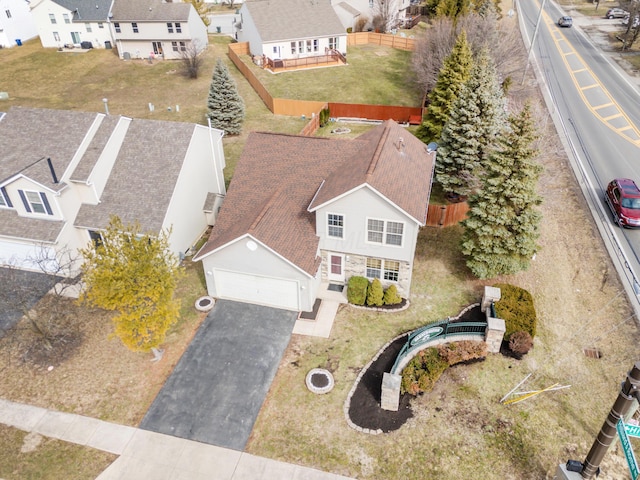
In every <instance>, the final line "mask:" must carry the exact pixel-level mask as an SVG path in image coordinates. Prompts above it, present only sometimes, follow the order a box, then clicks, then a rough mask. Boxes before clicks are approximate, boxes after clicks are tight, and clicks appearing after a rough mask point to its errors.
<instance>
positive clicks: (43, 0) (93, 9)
mask: <svg viewBox="0 0 640 480" xmlns="http://www.w3.org/2000/svg"><path fill="white" fill-rule="evenodd" d="M112 2H113V0H91V1H88V0H34V1H32V2H31V15H32V16H33V20H34V22H35V24H36V27H37V30H38V34H39V35H40V42H41V43H42V46H43V47H45V48H61V47H63V46H65V45H74V46H76V47H79V46H81V45H82V43H83V42H90V43H91V47H93V48H111V47H113V38H112V36H111V31H110V30H109V12H110V11H111V10H110V9H111V4H112ZM85 46H87V44H86V43H85Z"/></svg>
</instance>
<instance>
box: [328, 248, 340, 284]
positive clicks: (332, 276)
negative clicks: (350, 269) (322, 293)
mask: <svg viewBox="0 0 640 480" xmlns="http://www.w3.org/2000/svg"><path fill="white" fill-rule="evenodd" d="M329 281H330V282H344V255H342V254H341V253H330V254H329Z"/></svg>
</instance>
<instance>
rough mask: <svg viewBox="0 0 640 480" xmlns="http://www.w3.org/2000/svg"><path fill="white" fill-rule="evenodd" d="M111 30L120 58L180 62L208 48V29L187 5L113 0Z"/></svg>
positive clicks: (194, 10) (139, 0)
mask: <svg viewBox="0 0 640 480" xmlns="http://www.w3.org/2000/svg"><path fill="white" fill-rule="evenodd" d="M111 28H112V30H113V38H114V40H115V42H116V46H117V48H118V54H119V55H120V58H124V59H127V58H148V57H154V58H163V59H179V58H181V57H182V55H183V52H187V51H189V50H191V49H192V48H195V51H198V52H200V51H201V50H202V49H204V48H206V46H207V45H208V44H209V37H208V33H207V27H206V25H205V24H204V22H203V21H202V19H201V18H200V16H199V15H198V12H196V9H195V8H194V7H193V5H191V4H190V3H183V2H167V1H162V0H136V1H131V0H115V1H114V4H113V10H112V17H111Z"/></svg>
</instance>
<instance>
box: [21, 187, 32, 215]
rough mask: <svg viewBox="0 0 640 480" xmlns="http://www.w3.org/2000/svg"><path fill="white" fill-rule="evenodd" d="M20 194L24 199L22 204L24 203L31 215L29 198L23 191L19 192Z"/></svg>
mask: <svg viewBox="0 0 640 480" xmlns="http://www.w3.org/2000/svg"><path fill="white" fill-rule="evenodd" d="M18 193H19V194H20V198H21V199H22V203H24V209H25V210H26V211H27V212H29V213H31V206H30V205H29V202H27V197H26V196H25V194H24V191H22V190H18Z"/></svg>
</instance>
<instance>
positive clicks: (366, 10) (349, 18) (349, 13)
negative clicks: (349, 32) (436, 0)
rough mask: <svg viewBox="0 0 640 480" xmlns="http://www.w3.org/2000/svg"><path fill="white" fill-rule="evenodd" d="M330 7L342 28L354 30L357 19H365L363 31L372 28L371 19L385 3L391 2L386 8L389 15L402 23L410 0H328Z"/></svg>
mask: <svg viewBox="0 0 640 480" xmlns="http://www.w3.org/2000/svg"><path fill="white" fill-rule="evenodd" d="M330 2H331V5H332V6H333V8H334V10H335V11H336V13H337V14H338V17H339V18H340V21H341V22H342V25H343V26H344V28H345V29H346V28H349V27H351V28H354V27H355V26H356V22H357V21H358V20H359V19H361V18H362V19H365V20H366V23H365V29H369V28H372V20H373V17H374V16H376V15H377V14H378V13H379V12H380V9H381V8H385V7H383V5H384V3H385V2H391V5H389V6H388V8H389V14H390V15H394V14H395V15H396V18H397V20H398V22H400V23H403V22H404V19H405V18H406V17H407V12H408V9H409V6H410V5H411V0H330Z"/></svg>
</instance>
